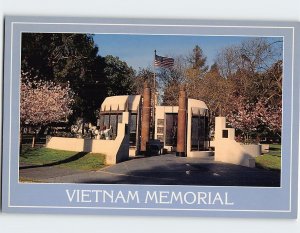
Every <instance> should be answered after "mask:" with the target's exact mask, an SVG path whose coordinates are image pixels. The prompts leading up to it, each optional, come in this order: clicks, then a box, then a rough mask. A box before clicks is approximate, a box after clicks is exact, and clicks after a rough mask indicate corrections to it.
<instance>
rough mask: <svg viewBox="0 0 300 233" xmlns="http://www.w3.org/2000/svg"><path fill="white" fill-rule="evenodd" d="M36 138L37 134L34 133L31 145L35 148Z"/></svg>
mask: <svg viewBox="0 0 300 233" xmlns="http://www.w3.org/2000/svg"><path fill="white" fill-rule="evenodd" d="M35 138H36V135H34V136H33V137H32V144H31V147H32V148H34V147H35Z"/></svg>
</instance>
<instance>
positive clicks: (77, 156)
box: [2, 16, 300, 218]
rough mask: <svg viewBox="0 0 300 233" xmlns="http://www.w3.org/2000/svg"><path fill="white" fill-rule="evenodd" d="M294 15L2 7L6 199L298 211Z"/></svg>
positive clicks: (24, 203) (229, 211)
mask: <svg viewBox="0 0 300 233" xmlns="http://www.w3.org/2000/svg"><path fill="white" fill-rule="evenodd" d="M297 41H299V24H298V23H294V22H250V21H249V22H247V21H245V22H239V21H198V20H175V19H174V20H154V19H153V20H149V19H148V20H145V19H134V20H133V19H106V18H64V17H22V16H7V17H6V18H5V54H4V55H5V56H4V63H5V67H4V81H3V98H4V101H3V136H2V137H3V171H2V172H3V174H2V199H3V200H2V210H3V211H4V212H24V213H65V214H102V215H146V216H152V215H161V216H199V217H205V216H206V217H249V218H261V217H264V218H296V217H297V176H298V154H299V151H298V142H299V79H300V77H299V73H300V67H299V66H298V65H297V64H298V63H299V51H300V48H299V44H297Z"/></svg>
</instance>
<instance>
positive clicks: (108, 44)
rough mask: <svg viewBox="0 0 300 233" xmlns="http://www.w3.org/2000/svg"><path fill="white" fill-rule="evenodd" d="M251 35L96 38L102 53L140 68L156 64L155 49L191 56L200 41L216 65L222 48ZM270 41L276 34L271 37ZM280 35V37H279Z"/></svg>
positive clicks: (163, 53)
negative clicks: (216, 59)
mask: <svg viewBox="0 0 300 233" xmlns="http://www.w3.org/2000/svg"><path fill="white" fill-rule="evenodd" d="M248 39H250V37H237V36H177V35H175V36H173V35H167V36H165V35H126V34H124V35H123V34H97V35H94V41H95V43H96V44H97V45H98V47H99V54H100V55H101V56H106V55H113V56H118V57H119V58H120V59H121V60H123V61H125V62H127V64H128V65H129V66H132V67H133V68H134V69H136V70H138V68H139V67H141V68H146V67H149V66H153V59H154V50H155V49H156V50H157V55H160V56H170V57H175V56H178V55H183V56H187V55H188V54H190V53H191V52H192V50H193V48H194V47H195V45H199V46H200V47H201V49H202V50H203V53H204V55H205V56H206V57H207V64H208V65H212V64H213V62H214V60H215V58H216V56H217V54H218V51H220V49H222V48H224V47H227V46H231V45H236V44H240V43H241V42H242V41H244V40H248ZM267 39H268V40H269V41H270V42H271V41H273V40H276V38H267ZM277 39H278V38H277Z"/></svg>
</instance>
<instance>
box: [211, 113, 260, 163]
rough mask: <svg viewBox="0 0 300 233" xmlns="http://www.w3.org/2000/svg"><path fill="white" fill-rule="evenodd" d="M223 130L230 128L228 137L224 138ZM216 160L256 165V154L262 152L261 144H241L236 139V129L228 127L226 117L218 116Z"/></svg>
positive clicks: (215, 142)
mask: <svg viewBox="0 0 300 233" xmlns="http://www.w3.org/2000/svg"><path fill="white" fill-rule="evenodd" d="M223 130H228V138H223ZM212 145H214V147H215V160H216V161H221V162H225V163H233V164H237V165H242V166H246V167H255V159H254V157H255V156H258V155H260V154H261V145H241V144H240V143H238V142H236V141H235V139H234V129H232V128H226V118H225V117H216V125H215V140H214V142H213V143H212Z"/></svg>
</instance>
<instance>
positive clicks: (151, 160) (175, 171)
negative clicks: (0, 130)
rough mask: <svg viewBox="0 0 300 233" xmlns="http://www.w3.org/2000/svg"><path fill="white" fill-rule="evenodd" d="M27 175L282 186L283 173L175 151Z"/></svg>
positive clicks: (69, 179) (50, 180) (98, 180)
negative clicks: (90, 168)
mask: <svg viewBox="0 0 300 233" xmlns="http://www.w3.org/2000/svg"><path fill="white" fill-rule="evenodd" d="M20 176H21V177H23V178H26V179H33V180H40V181H42V182H47V183H90V184H150V185H205V186H266V187H277V186H280V173H279V172H276V171H268V170H263V169H258V168H247V167H243V166H238V165H233V164H227V163H221V162H215V161H214V160H213V157H212V158H206V159H203V158H182V157H176V156H175V155H174V154H167V155H160V156H153V157H147V158H134V159H131V160H129V161H126V162H122V163H119V164H116V165H112V166H108V167H106V168H103V169H101V170H99V171H92V172H83V171H74V170H73V171H72V170H66V169H63V168H59V167H57V166H53V167H43V168H31V169H26V170H20Z"/></svg>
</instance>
